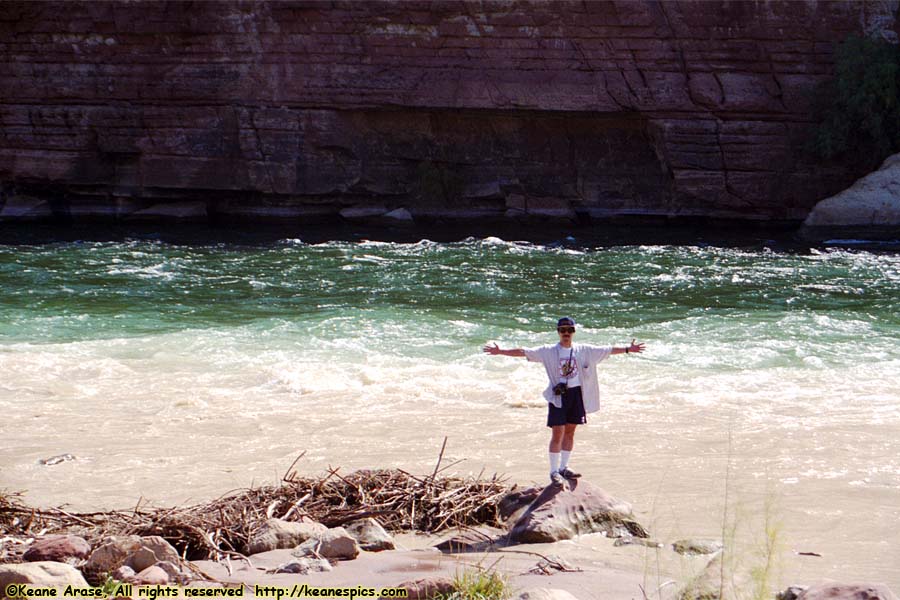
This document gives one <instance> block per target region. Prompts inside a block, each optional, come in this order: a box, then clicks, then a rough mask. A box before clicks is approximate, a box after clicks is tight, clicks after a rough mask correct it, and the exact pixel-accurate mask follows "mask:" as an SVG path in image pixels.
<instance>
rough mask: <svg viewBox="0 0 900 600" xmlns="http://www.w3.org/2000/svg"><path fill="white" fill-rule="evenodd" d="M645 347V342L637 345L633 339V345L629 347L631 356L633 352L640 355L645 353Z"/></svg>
mask: <svg viewBox="0 0 900 600" xmlns="http://www.w3.org/2000/svg"><path fill="white" fill-rule="evenodd" d="M644 345H645V344H644V342H641V343H640V344H635V343H634V339H632V340H631V345H630V346H628V354H631V353H632V352H637V353H638V354H640V353H641V352H643V351H644Z"/></svg>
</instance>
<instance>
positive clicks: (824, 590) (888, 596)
mask: <svg viewBox="0 0 900 600" xmlns="http://www.w3.org/2000/svg"><path fill="white" fill-rule="evenodd" d="M797 600H897V596H895V595H894V593H893V592H891V590H890V589H888V587H887V586H886V585H884V584H881V583H820V584H819V585H814V586H811V587H810V588H809V589H807V590H806V591H805V592H803V593H802V594H800V595H799V596H798V597H797Z"/></svg>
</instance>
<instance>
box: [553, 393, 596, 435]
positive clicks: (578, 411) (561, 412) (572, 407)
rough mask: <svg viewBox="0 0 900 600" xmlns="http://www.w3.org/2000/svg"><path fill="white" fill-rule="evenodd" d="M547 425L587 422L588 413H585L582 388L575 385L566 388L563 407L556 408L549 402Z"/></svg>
mask: <svg viewBox="0 0 900 600" xmlns="http://www.w3.org/2000/svg"><path fill="white" fill-rule="evenodd" d="M547 407H548V408H549V412H548V413H547V427H555V426H557V425H582V424H584V423H587V415H585V414H584V400H582V399H581V388H580V387H574V388H569V389H567V390H566V393H564V394H563V395H562V408H556V407H555V406H553V405H552V404H550V403H549V402H548V403H547Z"/></svg>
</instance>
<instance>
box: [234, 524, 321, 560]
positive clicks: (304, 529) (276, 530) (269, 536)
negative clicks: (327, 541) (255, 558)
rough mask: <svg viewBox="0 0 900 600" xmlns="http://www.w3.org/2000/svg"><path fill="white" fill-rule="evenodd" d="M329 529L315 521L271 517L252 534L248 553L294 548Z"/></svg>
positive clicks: (248, 544)
mask: <svg viewBox="0 0 900 600" xmlns="http://www.w3.org/2000/svg"><path fill="white" fill-rule="evenodd" d="M326 531H328V528H327V527H325V526H324V525H322V524H321V523H315V522H313V521H303V522H299V523H298V522H295V521H282V520H281V519H269V520H268V521H266V522H265V523H264V524H263V525H262V527H260V528H259V529H258V530H257V531H256V532H254V533H253V534H252V535H251V536H250V541H249V542H248V543H247V553H248V554H258V553H260V552H268V551H269V550H278V549H282V548H294V547H296V546H299V545H300V544H302V543H303V542H305V541H306V540H308V539H310V538H314V537H316V536H318V535H319V534H322V533H324V532H326Z"/></svg>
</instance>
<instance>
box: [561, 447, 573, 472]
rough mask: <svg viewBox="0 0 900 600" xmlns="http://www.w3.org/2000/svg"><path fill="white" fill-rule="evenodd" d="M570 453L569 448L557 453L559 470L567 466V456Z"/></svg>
mask: <svg viewBox="0 0 900 600" xmlns="http://www.w3.org/2000/svg"><path fill="white" fill-rule="evenodd" d="M571 455H572V451H571V450H563V451H562V452H560V453H559V470H560V471H562V470H563V469H565V468H566V467H568V466H569V456H571Z"/></svg>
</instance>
